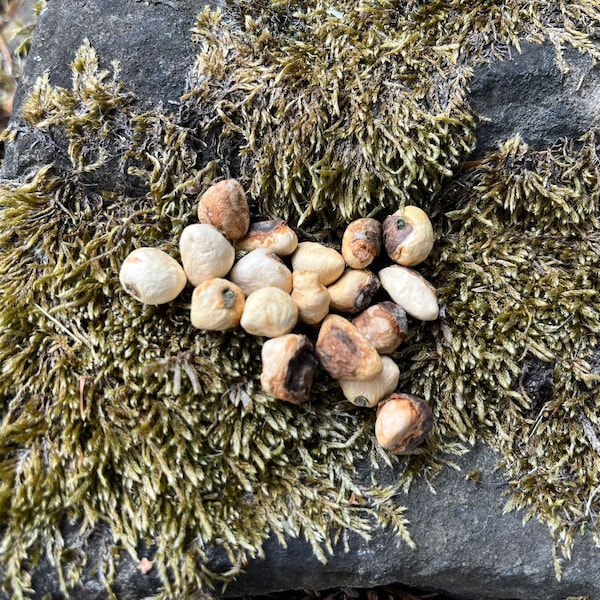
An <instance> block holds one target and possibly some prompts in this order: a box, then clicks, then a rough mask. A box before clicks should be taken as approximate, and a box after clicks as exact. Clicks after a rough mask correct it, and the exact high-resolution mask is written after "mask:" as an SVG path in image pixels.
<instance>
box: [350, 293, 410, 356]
mask: <svg viewBox="0 0 600 600" xmlns="http://www.w3.org/2000/svg"><path fill="white" fill-rule="evenodd" d="M352 324H353V325H354V326H355V327H356V329H358V330H359V331H360V332H361V333H362V334H363V335H364V336H365V338H367V340H368V341H369V342H371V344H372V345H373V347H374V348H375V350H377V352H379V354H391V353H392V352H394V350H396V348H398V346H399V345H400V344H401V343H402V342H403V341H404V340H405V339H406V336H407V335H408V321H407V319H406V311H405V310H404V309H403V308H402V307H401V306H399V305H398V304H396V303H395V302H389V301H386V302H379V303H377V304H373V305H372V306H369V308H367V309H366V310H364V311H363V312H361V313H360V314H359V315H357V316H356V317H355V318H354V319H352Z"/></svg>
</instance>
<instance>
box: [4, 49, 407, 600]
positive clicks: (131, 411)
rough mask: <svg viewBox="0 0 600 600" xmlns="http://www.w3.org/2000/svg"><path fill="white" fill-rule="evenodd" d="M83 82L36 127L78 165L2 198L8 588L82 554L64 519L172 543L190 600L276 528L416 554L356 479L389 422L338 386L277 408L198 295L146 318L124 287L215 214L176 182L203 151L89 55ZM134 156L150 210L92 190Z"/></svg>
mask: <svg viewBox="0 0 600 600" xmlns="http://www.w3.org/2000/svg"><path fill="white" fill-rule="evenodd" d="M73 73H74V76H73V82H74V85H73V88H72V89H70V90H66V89H55V88H52V87H51V86H49V85H48V82H47V80H45V79H44V80H41V81H40V82H39V84H38V86H37V88H36V89H35V90H34V91H33V93H32V95H31V97H30V99H29V100H28V102H27V103H26V105H25V106H24V108H23V113H22V116H23V118H24V119H25V120H26V121H27V122H29V123H30V125H32V126H34V125H35V126H37V127H38V128H39V131H40V139H44V138H43V136H48V138H50V135H51V129H50V128H51V127H56V126H57V125H58V124H59V123H63V125H62V126H61V133H62V134H63V135H65V136H67V138H68V140H69V144H68V157H67V158H68V160H69V162H70V168H69V169H68V170H66V171H60V170H59V167H58V166H57V165H49V166H47V167H45V168H43V169H40V171H39V172H38V173H37V175H36V176H35V178H34V179H32V180H31V181H29V182H27V183H25V184H22V185H17V184H14V185H5V186H4V187H2V202H1V204H2V210H1V218H2V219H3V222H5V223H10V227H5V228H3V230H2V233H1V234H0V268H1V269H2V272H3V274H4V278H3V284H2V294H1V296H0V307H1V309H2V310H1V311H0V312H1V313H2V316H1V317H0V331H1V332H0V364H1V365H2V374H3V376H2V378H1V379H0V398H1V399H2V402H1V403H0V415H1V417H2V422H1V424H0V515H2V528H3V540H2V548H0V550H1V551H2V562H3V564H4V565H5V567H6V580H5V582H4V587H5V589H6V591H7V592H8V593H9V594H10V595H11V597H14V598H19V597H23V595H24V594H25V593H26V591H27V588H28V586H29V580H28V573H29V569H30V567H31V564H32V562H35V560H36V557H39V556H40V554H41V553H42V552H44V551H45V550H46V549H48V548H49V550H50V553H51V557H52V559H53V560H54V561H56V563H57V565H58V566H59V568H60V567H61V557H62V556H67V555H74V556H77V555H78V553H77V552H71V551H70V549H69V548H66V547H64V541H63V539H62V536H61V534H60V526H61V523H63V522H64V519H73V520H78V521H79V522H80V523H81V527H82V529H83V531H86V530H87V529H88V528H90V527H91V526H92V525H93V524H94V523H97V522H99V521H107V522H109V523H110V524H111V527H112V533H113V535H114V537H115V540H121V543H122V544H123V546H124V547H125V549H126V550H128V551H129V552H131V553H132V554H133V555H134V556H135V552H136V545H137V544H138V542H139V541H140V540H146V541H147V542H148V544H154V545H155V546H156V548H157V550H156V554H155V555H154V558H153V560H154V564H155V565H156V567H157V569H158V572H159V573H160V575H161V576H162V578H163V580H164V581H165V583H166V590H165V592H164V596H165V597H174V598H181V597H184V596H185V594H192V593H193V592H194V590H198V589H199V588H201V587H206V586H208V585H215V584H217V583H219V582H226V581H228V580H229V579H230V578H231V577H233V576H234V575H235V574H236V573H237V572H238V571H239V569H240V568H241V567H242V566H243V565H244V564H245V562H246V560H247V558H249V557H255V556H259V555H261V552H262V544H263V542H264V540H265V539H266V538H267V537H268V536H269V535H271V534H274V535H276V536H278V537H280V538H281V539H282V541H283V536H284V535H288V536H299V535H302V536H304V537H305V538H306V539H308V540H309V541H310V542H311V544H312V545H313V548H314V550H315V552H316V553H317V554H318V556H319V557H321V558H322V559H324V557H325V553H326V552H328V551H329V552H331V551H332V547H333V544H334V541H335V539H334V538H335V531H337V530H341V529H347V528H349V529H351V530H354V531H357V532H359V533H360V534H362V535H364V536H368V535H369V533H368V532H369V529H370V528H371V527H372V526H373V520H372V518H371V517H373V516H374V517H375V519H376V520H377V519H378V520H379V522H380V523H381V524H382V525H384V526H390V527H391V528H392V530H394V531H396V532H397V533H398V534H399V535H400V536H401V537H403V538H404V539H405V540H406V541H407V542H408V543H411V542H410V538H409V536H408V533H407V531H406V528H405V520H404V517H403V509H402V508H401V507H397V506H396V505H395V504H394V502H393V500H392V497H393V494H394V490H393V489H382V488H379V487H370V486H368V485H367V486H361V485H359V484H357V483H355V482H353V480H352V475H353V472H354V465H355V462H356V460H357V459H358V458H359V457H360V455H361V454H364V453H365V452H367V450H368V448H369V447H370V446H371V439H370V432H369V427H370V426H372V419H369V418H366V419H365V418H364V415H362V414H360V413H358V412H356V411H354V410H351V409H350V408H349V407H348V406H345V405H343V404H340V403H339V402H331V401H330V400H329V401H324V400H323V399H324V398H338V399H339V396H340V395H339V392H338V391H337V390H334V389H333V387H332V384H331V382H329V383H325V382H321V383H320V385H319V387H318V396H317V398H318V399H316V400H315V401H314V403H313V404H312V405H310V406H308V407H304V408H301V409H300V410H298V409H297V408H295V407H289V406H287V405H284V404H282V403H279V402H274V401H273V400H272V399H269V398H267V397H265V395H264V394H262V393H261V392H260V389H259V387H260V386H259V384H258V371H259V369H260V360H259V356H260V346H259V343H258V342H257V340H255V339H254V338H252V337H250V336H245V335H244V334H243V333H242V332H241V331H235V332H231V333H227V334H223V335H211V334H207V333H202V332H200V331H198V330H194V329H193V328H192V327H191V326H190V324H189V315H188V311H189V308H188V306H187V305H186V299H185V296H183V297H182V299H181V301H180V302H175V303H172V304H171V305H169V306H166V307H165V306H163V307H144V306H142V305H140V304H138V303H136V302H135V301H133V300H132V299H131V298H130V297H129V296H128V295H127V294H126V293H124V292H123V291H122V290H121V289H120V286H119V283H118V273H119V268H120V265H121V263H122V261H123V260H124V258H125V256H126V255H127V254H128V253H129V252H130V251H131V250H132V249H133V248H134V247H137V246H140V245H152V246H159V247H161V248H163V249H164V250H166V251H167V252H169V253H170V254H171V255H173V256H175V257H177V255H178V251H177V239H178V237H179V234H180V232H181V230H182V229H183V227H184V226H185V225H186V224H188V223H189V222H192V221H193V220H194V218H193V216H192V215H193V213H194V211H195V208H196V202H195V199H194V200H192V199H188V198H187V197H185V196H181V195H177V199H176V200H175V199H174V195H175V190H174V188H173V187H171V189H170V191H171V194H168V193H164V188H165V187H166V186H167V184H168V183H169V182H171V181H173V180H174V179H179V181H180V182H182V181H183V176H182V175H181V174H182V172H183V171H184V169H185V168H186V167H189V164H188V163H187V161H188V157H190V156H194V153H193V152H192V150H190V149H189V148H188V149H186V148H185V147H184V144H183V140H184V139H185V132H183V131H182V130H181V129H180V128H178V127H177V126H176V125H174V124H173V123H170V122H168V121H167V119H166V117H164V116H162V115H159V114H155V115H139V114H136V113H135V111H134V110H133V108H132V104H131V97H130V96H129V95H128V94H126V93H124V92H123V90H122V88H121V86H120V85H119V84H118V82H117V80H116V78H115V77H114V76H113V74H110V73H109V72H107V71H102V70H100V69H99V67H98V64H97V59H96V56H95V53H94V52H93V50H92V49H91V48H90V47H89V45H86V46H84V47H82V48H81V49H80V51H79V53H78V55H77V58H76V60H75V61H74V63H73ZM84 140H86V142H85V143H83V142H84ZM140 140H142V143H139V141H140ZM115 148H117V149H118V150H119V153H120V156H121V157H122V161H123V164H124V165H134V166H133V167H131V171H132V173H134V174H136V175H137V176H138V177H141V178H143V179H144V181H145V182H147V183H148V186H149V189H150V190H151V192H150V194H149V196H148V197H147V198H144V197H140V198H135V197H129V198H127V199H126V200H125V199H124V198H122V197H121V196H119V195H118V193H116V192H114V191H104V192H103V191H98V192H94V191H91V190H90V187H89V186H88V185H87V179H86V177H87V175H88V174H89V173H94V172H98V171H100V170H101V169H102V168H103V167H104V166H105V164H106V163H105V160H109V157H110V156H111V155H113V153H114V149H115ZM149 148H152V155H151V156H150V154H149V150H148V149H149ZM60 163H61V164H62V163H63V160H62V159H61V161H60ZM165 182H167V183H165ZM357 448H361V449H363V451H362V452H357ZM351 497H353V498H358V499H359V500H358V501H356V502H355V501H354V500H353V501H352V502H351V501H350V499H351ZM50 540H51V541H50ZM214 547H222V548H224V549H225V550H226V552H227V555H228V557H229V560H230V563H231V570H230V571H229V572H227V573H215V572H212V571H211V570H210V568H209V566H208V558H207V555H206V553H205V552H206V549H207V548H214ZM104 558H105V559H106V562H105V566H104V569H105V572H103V573H100V574H99V576H100V577H101V578H105V579H106V581H107V582H108V583H110V581H111V577H112V574H113V573H114V564H112V561H113V560H114V557H111V556H107V557H104ZM83 565H84V558H83V557H82V558H80V559H79V560H76V561H75V563H69V566H68V568H67V567H66V566H65V568H64V569H62V570H61V582H62V585H63V588H64V589H65V590H68V589H69V587H70V586H71V585H74V584H75V583H76V581H77V577H78V576H79V574H80V572H81V569H82V568H83Z"/></svg>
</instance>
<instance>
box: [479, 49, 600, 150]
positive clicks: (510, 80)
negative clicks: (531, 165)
mask: <svg viewBox="0 0 600 600" xmlns="http://www.w3.org/2000/svg"><path fill="white" fill-rule="evenodd" d="M563 60H564V67H565V68H566V69H568V70H567V71H566V72H563V71H564V70H565V69H563V71H561V68H560V66H559V64H558V60H557V51H556V48H555V47H554V46H553V45H552V44H550V43H546V44H543V45H540V44H534V43H531V42H523V43H522V44H521V52H520V53H519V52H517V51H516V50H514V49H513V50H512V51H511V52H509V53H508V54H507V58H506V60H503V61H494V62H491V63H488V64H485V65H482V66H480V67H478V68H477V69H476V70H475V76H474V77H473V80H472V81H471V84H470V86H469V87H470V92H471V93H470V100H471V105H472V106H473V108H474V110H475V112H476V114H477V115H478V117H479V122H478V126H477V148H476V151H475V154H476V155H478V156H479V155H481V154H483V153H485V152H486V151H487V150H492V149H495V148H497V147H498V146H499V145H500V144H502V143H503V142H504V141H506V140H507V139H508V138H511V137H513V136H514V135H517V134H518V135H520V136H521V138H522V139H523V141H524V142H525V143H527V144H529V145H530V146H532V147H533V148H539V149H542V148H549V147H551V146H552V144H553V143H554V142H555V141H556V140H557V139H559V138H571V139H573V140H577V139H578V138H579V137H580V136H581V135H582V134H583V133H584V132H586V131H588V130H589V129H590V127H591V126H592V125H593V124H594V123H598V121H599V120H600V106H598V103H597V102H594V101H593V99H594V98H598V97H599V96H600V72H599V71H598V67H597V66H595V65H593V64H592V61H591V60H589V59H588V58H586V57H584V56H582V55H581V54H579V53H578V52H577V51H576V50H574V49H572V48H570V49H565V50H564V52H563Z"/></svg>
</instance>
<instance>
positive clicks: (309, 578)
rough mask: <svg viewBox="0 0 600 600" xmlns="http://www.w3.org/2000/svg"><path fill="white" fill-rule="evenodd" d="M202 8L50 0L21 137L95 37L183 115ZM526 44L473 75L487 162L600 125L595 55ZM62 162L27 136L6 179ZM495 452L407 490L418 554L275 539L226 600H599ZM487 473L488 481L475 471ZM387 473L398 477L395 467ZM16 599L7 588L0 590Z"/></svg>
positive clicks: (154, 584) (100, 549) (143, 577)
mask: <svg viewBox="0 0 600 600" xmlns="http://www.w3.org/2000/svg"><path fill="white" fill-rule="evenodd" d="M215 4H216V3H215ZM198 10H199V5H198V3H197V2H196V1H195V0H168V1H167V0H156V1H148V2H141V1H139V2H136V1H133V0H129V1H127V2H124V1H123V0H103V1H102V2H98V1H93V0H84V1H82V0H60V1H58V0H50V2H49V3H48V6H47V8H46V9H45V11H44V13H43V14H42V16H41V18H40V21H39V25H38V28H37V31H36V34H35V39H34V43H33V47H32V50H31V54H30V58H29V63H28V67H27V71H26V73H25V77H24V79H23V81H22V84H21V87H20V89H19V93H18V96H17V99H16V104H15V107H16V110H15V117H14V122H13V123H14V125H15V127H16V129H17V131H18V127H19V117H18V112H19V106H20V104H21V103H22V102H23V99H24V98H25V97H26V95H27V93H28V90H29V89H30V88H31V86H33V85H34V83H35V80H36V78H37V77H39V76H40V75H41V74H42V73H44V72H48V73H49V75H50V80H51V82H52V83H53V84H56V85H61V86H68V85H69V84H70V83H69V82H70V71H69V66H68V65H69V63H70V61H71V60H72V59H73V55H74V52H75V50H76V49H77V48H78V47H79V46H80V45H81V44H82V42H83V41H84V39H85V38H88V39H89V40H90V42H91V45H92V46H93V47H95V48H96V49H97V50H98V54H99V56H100V58H101V60H103V61H106V66H108V63H109V61H111V60H114V59H117V60H119V61H120V63H121V72H120V78H121V79H122V81H123V82H124V84H125V86H126V88H127V89H129V90H131V91H132V92H133V93H134V94H135V95H136V96H138V97H139V98H140V101H141V102H142V104H143V106H144V107H147V108H150V107H156V106H162V107H163V109H165V110H166V111H173V112H176V109H177V107H178V100H179V97H180V95H181V94H182V93H183V91H184V82H185V76H186V72H187V69H188V68H189V67H190V66H191V64H192V62H193V52H192V48H191V45H190V42H189V29H190V28H191V27H192V25H193V21H194V17H195V14H196V12H197V11H198ZM74 15H76V18H74ZM522 50H523V51H522V53H521V54H519V53H517V52H516V51H513V52H512V55H511V56H510V57H507V59H506V60H505V61H503V62H495V63H492V64H491V65H486V66H482V67H479V68H478V69H477V70H476V72H475V76H474V78H473V80H472V82H471V86H470V89H471V101H472V104H473V107H474V109H475V111H476V112H477V114H478V115H479V116H480V118H481V121H480V124H479V126H478V144H477V149H476V152H475V154H474V157H475V158H476V157H479V156H481V155H482V154H483V153H484V152H485V151H486V150H489V149H493V148H496V147H497V146H498V145H499V144H501V143H502V142H503V141H505V140H506V139H508V138H510V137H511V136H513V135H514V134H516V133H519V134H520V135H521V137H522V138H523V139H524V141H526V142H527V143H530V144H531V145H533V146H534V147H540V148H542V147H543V148H546V147H548V146H549V145H551V144H552V143H553V142H554V141H555V140H556V139H558V138H560V137H569V138H573V139H577V138H578V137H579V136H580V135H582V134H583V133H584V132H586V131H587V130H588V129H589V127H590V124H591V122H594V121H596V122H597V121H598V118H599V115H600V108H599V107H598V102H597V98H598V97H599V96H600V89H599V88H600V75H599V70H598V68H597V67H593V66H592V65H591V63H590V61H589V59H587V58H585V57H582V56H581V55H579V54H577V53H576V52H574V51H568V52H566V53H565V59H566V61H567V63H568V64H569V66H570V71H569V73H568V74H566V75H564V74H562V73H561V71H560V69H559V68H558V66H557V63H556V60H555V58H556V53H555V48H554V46H552V45H551V44H545V45H534V44H526V43H524V44H523V46H522ZM60 156H66V154H65V149H64V148H60V140H57V148H56V149H55V151H53V152H52V153H50V151H49V150H48V147H47V146H46V145H43V144H39V145H38V144H36V140H35V136H33V134H31V133H30V132H26V131H25V130H23V132H21V133H19V135H18V136H17V138H16V140H15V141H14V142H13V143H11V144H9V145H7V152H6V160H5V161H4V163H3V165H2V175H3V177H4V178H5V179H18V178H21V177H23V176H24V175H26V174H27V173H28V172H29V171H30V170H32V169H35V168H36V167H37V166H40V165H43V164H46V163H47V162H49V161H51V160H56V159H57V157H60ZM65 160H66V158H65ZM96 176H98V175H96ZM101 176H102V177H104V178H109V179H110V180H112V181H113V182H118V187H119V188H120V189H121V191H124V192H127V191H131V193H138V192H139V191H140V190H139V189H138V187H137V186H138V185H139V183H138V182H136V181H134V180H129V179H128V178H127V177H126V176H125V175H123V174H121V173H110V172H107V171H106V170H105V171H104V172H103V174H102V175H101ZM90 183H91V184H92V185H94V184H99V183H100V182H99V181H98V180H96V181H93V180H91V181H90ZM104 183H105V182H104ZM115 185H117V184H116V183H115ZM548 369H549V367H548V366H547V365H544V364H536V363H532V365H531V366H530V368H529V369H528V371H527V380H526V381H525V382H524V385H525V386H526V388H527V391H528V394H529V395H530V396H531V397H533V398H537V400H538V401H539V403H540V404H543V402H544V401H545V399H546V397H547V395H548V394H549V393H550V390H549V389H548V386H549V385H551V378H550V377H549V376H548ZM497 460H498V457H497V456H496V455H495V454H494V453H493V452H492V451H491V450H490V449H489V448H487V447H485V446H480V447H477V448H476V449H474V450H473V451H472V452H470V453H469V454H467V455H466V456H464V457H462V458H460V459H458V460H456V461H455V462H456V463H457V466H458V467H460V470H455V469H451V468H447V469H445V470H444V472H443V473H442V474H441V475H440V476H439V477H438V478H436V479H435V480H434V481H433V482H427V481H425V480H424V479H422V480H420V481H419V482H417V483H416V484H415V485H414V486H413V488H412V490H411V493H410V494H409V495H407V496H406V497H402V498H399V502H401V503H402V504H404V505H406V506H407V513H406V515H407V518H408V519H409V521H410V531H411V535H412V537H413V539H414V541H415V543H416V546H417V547H416V549H415V550H412V549H410V548H408V547H407V546H406V544H404V543H402V542H401V541H396V540H395V539H394V538H393V537H391V536H390V535H386V534H385V532H383V533H381V532H376V533H375V534H374V538H373V539H372V540H371V541H370V542H368V543H367V542H365V541H364V540H362V539H359V538H357V537H354V536H352V537H351V538H350V539H349V540H348V542H349V546H350V552H348V553H345V552H343V550H341V549H340V551H339V552H337V553H336V554H335V555H334V556H333V557H331V558H330V560H329V562H328V564H326V565H323V564H321V563H319V562H318V561H317V560H316V558H315V557H314V556H313V554H312V552H311V549H310V546H309V545H308V544H307V543H305V542H303V541H301V540H290V541H289V544H288V546H287V548H282V547H281V546H280V545H279V544H278V543H277V542H276V541H272V542H270V543H268V544H267V546H266V558H265V559H264V560H257V561H253V562H251V563H250V564H249V565H248V566H247V568H246V573H245V574H244V575H242V576H241V577H239V579H238V580H237V581H236V582H235V583H234V584H233V585H232V586H230V587H229V588H228V589H227V591H226V593H225V595H226V596H227V597H233V596H241V595H256V594H266V593H270V592H276V591H281V590H286V589H302V588H305V589H325V588H330V587H337V586H355V587H368V586H377V585H385V584H389V583H393V582H399V583H402V584H406V585H410V586H414V587H417V588H421V589H428V590H435V591H440V592H445V593H446V594H447V595H449V596H451V597H454V598H460V599H463V600H471V599H472V600H484V599H508V598H523V599H525V598H526V599H527V600H536V599H542V598H543V599H547V600H559V599H561V598H565V597H567V596H570V595H574V596H588V597H591V598H598V597H600V572H599V571H598V568H597V558H598V549H597V548H596V547H595V545H594V544H593V542H592V540H591V538H589V537H586V538H583V539H580V538H578V539H577V541H576V544H575V547H574V549H573V559H572V560H569V561H565V562H564V563H563V574H562V579H561V580H560V581H558V580H557V579H556V577H555V570H554V566H553V553H552V544H551V539H550V536H549V533H548V529H547V528H546V527H545V526H544V525H541V524H539V523H537V522H534V521H530V522H528V523H527V524H523V516H522V515H521V514H519V513H516V512H513V513H509V514H503V507H504V505H505V502H506V497H505V492H506V490H507V485H506V482H505V481H504V479H503V474H502V471H500V470H497V469H496V462H497ZM475 473H476V474H477V477H475V476H473V477H472V478H468V477H467V474H475ZM383 475H384V478H389V479H390V480H393V479H394V478H395V474H394V473H393V472H386V473H384V474H383ZM475 480H477V481H475ZM430 484H431V486H433V488H434V490H435V493H433V492H432V488H431V487H430ZM77 536H78V530H77V527H76V526H73V525H65V538H66V540H67V541H68V542H69V543H70V544H71V545H78V546H79V547H80V548H81V550H82V551H84V552H85V553H86V554H87V556H88V561H87V566H86V568H85V570H84V573H83V575H82V578H81V583H80V584H79V585H78V586H77V588H76V589H75V590H74V591H73V594H72V596H71V597H72V598H74V599H81V600H83V599H84V598H85V599H96V598H97V599H101V598H106V597H107V595H106V593H105V591H104V587H103V583H102V582H101V581H99V578H98V573H99V572H101V568H99V565H101V563H102V556H103V554H104V553H107V552H112V550H113V548H114V547H115V546H116V543H117V542H116V541H115V540H113V539H112V536H111V534H110V529H109V527H108V526H107V525H102V526H99V527H98V529H97V532H96V534H95V535H94V536H91V537H88V538H86V539H85V540H79V543H78V544H75V543H74V542H75V541H76V540H77ZM142 559H147V560H149V561H151V559H152V549H151V548H150V549H143V548H140V552H139V555H138V556H137V557H135V558H134V557H131V556H129V555H128V554H123V555H122V558H121V560H120V561H119V563H118V571H117V575H116V587H115V592H116V593H117V596H118V597H119V598H121V599H124V600H125V599H127V600H136V599H142V598H145V597H147V596H148V595H150V594H152V593H155V592H157V591H158V590H159V588H160V584H161V582H160V579H159V578H158V576H157V574H156V570H155V569H152V568H150V569H149V570H148V571H147V572H144V571H146V569H144V568H141V567H140V565H141V563H140V561H142ZM215 561H216V562H217V563H218V561H217V559H216V558H215ZM227 567H228V565H226V564H224V565H223V568H224V569H225V568H227ZM32 585H33V588H34V590H35V597H36V598H42V597H45V598H60V597H61V595H60V592H59V582H58V578H57V576H56V574H55V570H54V568H53V567H52V565H50V564H49V563H46V562H42V563H41V564H40V565H39V566H38V567H36V568H35V570H34V571H33V573H32ZM5 597H6V596H4V595H2V594H0V598H5Z"/></svg>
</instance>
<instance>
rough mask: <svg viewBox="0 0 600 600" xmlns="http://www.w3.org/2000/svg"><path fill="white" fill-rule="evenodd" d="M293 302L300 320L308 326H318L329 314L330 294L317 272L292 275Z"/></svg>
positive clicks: (299, 272)
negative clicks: (320, 281)
mask: <svg viewBox="0 0 600 600" xmlns="http://www.w3.org/2000/svg"><path fill="white" fill-rule="evenodd" d="M292 300H293V301H294V302H295V303H296V306H297V307H298V317H299V319H300V320H301V321H302V322H303V323H306V324H307V325H318V324H319V323H320V322H321V321H322V320H323V319H324V318H325V317H326V316H327V314H328V313H329V292H328V291H327V288H326V287H325V286H324V285H322V284H321V283H319V274H318V273H315V271H294V272H293V273H292Z"/></svg>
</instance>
